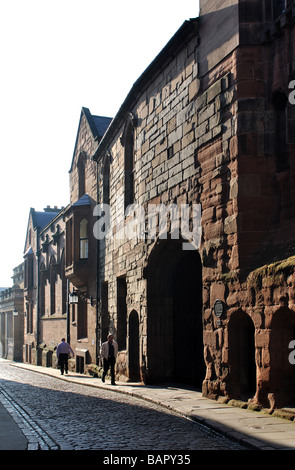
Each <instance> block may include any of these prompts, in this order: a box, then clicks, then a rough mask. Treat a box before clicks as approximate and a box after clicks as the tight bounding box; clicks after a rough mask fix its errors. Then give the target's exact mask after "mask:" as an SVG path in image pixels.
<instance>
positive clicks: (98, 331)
mask: <svg viewBox="0 0 295 470" xmlns="http://www.w3.org/2000/svg"><path fill="white" fill-rule="evenodd" d="M98 177H99V171H98V161H97V162H96V204H99V182H98ZM100 317H101V309H100V288H99V240H98V239H97V240H96V335H95V337H96V365H99V357H100V344H101V325H100Z"/></svg>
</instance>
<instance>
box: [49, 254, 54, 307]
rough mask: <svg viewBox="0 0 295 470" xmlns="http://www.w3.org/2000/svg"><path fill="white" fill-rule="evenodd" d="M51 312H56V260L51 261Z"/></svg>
mask: <svg viewBox="0 0 295 470" xmlns="http://www.w3.org/2000/svg"><path fill="white" fill-rule="evenodd" d="M49 276H50V314H51V315H54V313H55V283H56V273H55V267H54V260H53V259H51V261H50V274H49Z"/></svg>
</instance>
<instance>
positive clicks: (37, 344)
mask: <svg viewBox="0 0 295 470" xmlns="http://www.w3.org/2000/svg"><path fill="white" fill-rule="evenodd" d="M36 258H37V263H36V284H37V295H36V304H37V320H36V364H37V366H38V365H39V352H38V348H39V317H40V305H39V303H40V302H39V298H40V276H39V266H40V263H39V261H40V250H39V227H37V228H36Z"/></svg>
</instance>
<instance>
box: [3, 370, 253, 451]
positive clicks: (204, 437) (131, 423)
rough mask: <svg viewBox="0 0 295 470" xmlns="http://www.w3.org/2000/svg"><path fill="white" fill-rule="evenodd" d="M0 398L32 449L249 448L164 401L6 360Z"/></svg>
mask: <svg viewBox="0 0 295 470" xmlns="http://www.w3.org/2000/svg"><path fill="white" fill-rule="evenodd" d="M0 400H1V402H2V403H3V404H4V406H6V407H7V408H10V409H9V411H10V412H11V414H12V415H13V417H14V419H15V420H16V421H18V424H20V425H21V426H22V431H23V433H24V434H25V435H26V437H27V438H28V442H29V448H30V449H32V450H34V449H41V450H42V449H51V450H55V449H56V450H57V449H61V450H104V451H105V450H122V449H123V450H124V451H126V450H149V449H150V450H169V449H173V450H178V449H179V450H243V449H245V447H243V446H242V445H240V444H238V443H237V442H233V441H231V440H229V439H227V438H225V437H223V436H222V435H220V434H218V433H216V432H214V431H212V430H210V429H209V428H206V426H203V425H199V424H197V423H195V422H192V421H190V420H187V419H185V418H183V417H180V416H178V415H176V414H174V413H172V412H170V411H167V410H165V409H163V408H162V407H161V406H159V405H155V404H152V403H148V402H145V401H144V400H140V399H137V398H134V397H130V396H125V395H121V394H117V393H116V392H112V391H109V390H102V389H95V388H92V387H87V386H83V385H79V384H74V383H68V382H66V381H64V380H63V381H62V380H59V379H57V378H54V377H49V376H45V375H41V374H37V373H35V372H32V371H29V370H23V369H19V368H14V367H11V366H10V365H9V363H3V362H1V364H0Z"/></svg>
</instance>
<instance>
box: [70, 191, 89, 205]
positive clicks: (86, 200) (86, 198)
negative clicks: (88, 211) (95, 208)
mask: <svg viewBox="0 0 295 470" xmlns="http://www.w3.org/2000/svg"><path fill="white" fill-rule="evenodd" d="M78 206H90V198H89V196H88V194H84V196H82V197H80V199H78V201H76V202H74V204H73V205H72V207H78Z"/></svg>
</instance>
